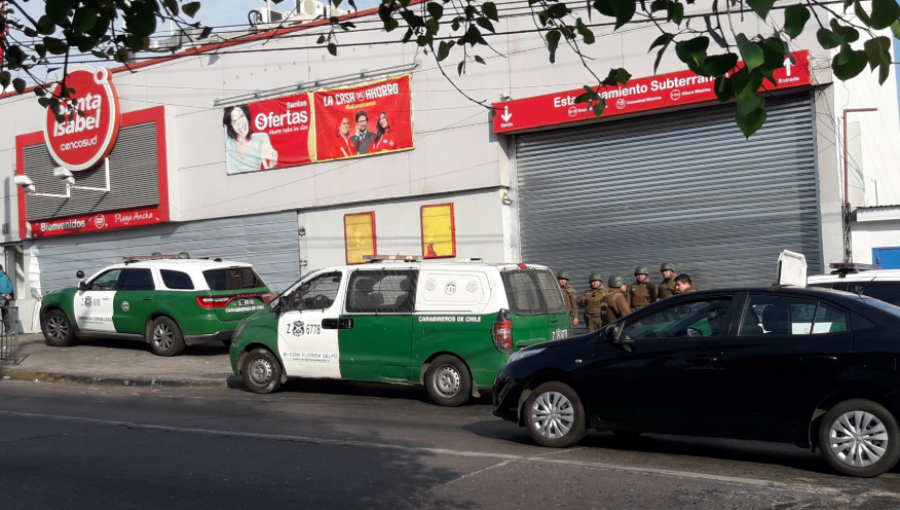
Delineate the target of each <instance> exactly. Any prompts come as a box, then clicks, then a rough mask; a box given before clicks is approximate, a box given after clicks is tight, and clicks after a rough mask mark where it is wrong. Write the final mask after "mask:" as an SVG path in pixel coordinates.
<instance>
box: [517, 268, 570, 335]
mask: <svg viewBox="0 0 900 510" xmlns="http://www.w3.org/2000/svg"><path fill="white" fill-rule="evenodd" d="M501 274H502V276H503V283H504V286H505V287H506V297H507V300H508V301H509V311H510V319H511V320H512V323H513V345H514V348H515V350H519V349H521V348H522V347H526V346H529V345H532V344H536V343H540V342H546V341H548V340H556V339H559V338H565V337H567V336H568V335H569V319H568V311H567V310H566V305H565V302H564V301H563V298H562V291H561V290H560V289H559V285H558V284H557V283H556V280H555V279H554V278H553V274H551V273H550V271H548V270H545V269H540V270H537V269H531V268H525V269H510V270H506V271H502V272H501Z"/></svg>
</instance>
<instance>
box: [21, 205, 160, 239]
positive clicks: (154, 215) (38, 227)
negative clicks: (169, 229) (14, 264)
mask: <svg viewBox="0 0 900 510" xmlns="http://www.w3.org/2000/svg"><path fill="white" fill-rule="evenodd" d="M162 221H163V220H162V210H161V209H160V208H159V207H150V208H139V209H125V210H122V211H113V212H105V213H97V214H84V215H78V216H70V217H67V218H56V219H52V220H46V221H33V222H31V237H34V238H40V237H51V236H60V235H67V234H80V233H85V232H100V231H104V230H115V229H119V228H127V227H141V226H146V225H156V224H157V223H161V222H162Z"/></svg>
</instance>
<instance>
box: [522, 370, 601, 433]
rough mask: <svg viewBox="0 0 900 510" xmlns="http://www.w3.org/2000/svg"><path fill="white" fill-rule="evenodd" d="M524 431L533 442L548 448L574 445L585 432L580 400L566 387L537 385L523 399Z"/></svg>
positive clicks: (553, 384)
mask: <svg viewBox="0 0 900 510" xmlns="http://www.w3.org/2000/svg"><path fill="white" fill-rule="evenodd" d="M522 412H523V413H525V428H526V429H527V430H528V433H529V434H531V437H532V439H534V441H535V442H536V443H537V444H539V445H541V446H549V447H551V448H567V447H569V446H572V445H575V444H577V443H578V442H579V441H581V440H582V439H583V438H584V435H585V434H586V433H587V420H586V419H585V415H584V407H583V406H582V405H581V399H580V398H578V394H577V393H575V390H573V389H572V388H571V387H569V385H567V384H564V383H561V382H556V381H554V382H548V383H544V384H542V385H540V386H538V387H537V388H536V389H535V390H534V391H533V392H531V395H529V396H528V399H527V400H525V408H524V409H523V410H522Z"/></svg>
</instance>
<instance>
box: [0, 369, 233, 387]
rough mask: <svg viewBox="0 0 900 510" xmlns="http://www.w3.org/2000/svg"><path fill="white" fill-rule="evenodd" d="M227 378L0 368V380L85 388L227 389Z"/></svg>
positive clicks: (228, 385)
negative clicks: (59, 372)
mask: <svg viewBox="0 0 900 510" xmlns="http://www.w3.org/2000/svg"><path fill="white" fill-rule="evenodd" d="M232 378H233V376H232V377H229V378H228V379H226V380H222V381H197V380H178V379H148V378H141V377H117V376H108V377H94V376H89V375H76V374H56V373H52V372H32V371H29V370H18V369H3V368H0V380H4V379H5V380H14V381H41V382H49V383H65V384H80V385H86V386H123V387H125V386H128V387H131V386H134V387H144V388H147V387H149V388H228V387H231V386H232V384H231V383H229V380H230V379H232Z"/></svg>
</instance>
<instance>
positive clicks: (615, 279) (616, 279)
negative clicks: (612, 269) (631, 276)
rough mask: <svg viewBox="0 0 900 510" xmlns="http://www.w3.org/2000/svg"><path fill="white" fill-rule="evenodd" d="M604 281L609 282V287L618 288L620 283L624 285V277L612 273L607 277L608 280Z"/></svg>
mask: <svg viewBox="0 0 900 510" xmlns="http://www.w3.org/2000/svg"><path fill="white" fill-rule="evenodd" d="M606 283H607V284H609V288H611V289H618V288H619V287H621V286H622V285H625V277H624V276H621V275H617V274H614V275H612V276H610V277H609V280H608V281H607V282H606Z"/></svg>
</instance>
